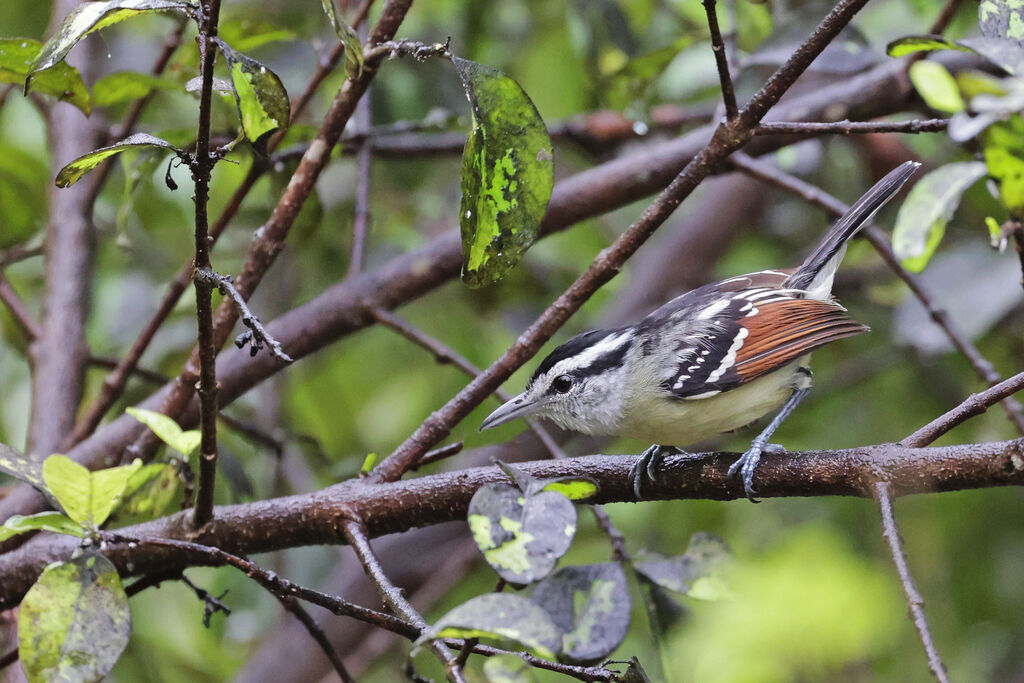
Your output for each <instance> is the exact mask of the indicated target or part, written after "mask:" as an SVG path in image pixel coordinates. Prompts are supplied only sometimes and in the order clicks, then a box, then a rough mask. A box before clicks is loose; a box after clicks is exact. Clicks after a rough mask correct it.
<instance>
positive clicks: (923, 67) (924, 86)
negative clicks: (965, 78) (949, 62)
mask: <svg viewBox="0 0 1024 683" xmlns="http://www.w3.org/2000/svg"><path fill="white" fill-rule="evenodd" d="M909 75H910V82H911V83H913V84H914V88H916V89H917V93H918V94H919V95H920V96H921V99H923V100H924V101H925V104H927V105H928V106H929V107H931V108H932V109H934V110H936V111H941V112H945V113H947V114H954V113H956V112H958V111H963V110H964V107H965V105H964V98H963V97H961V95H960V89H959V88H957V85H956V80H955V79H954V78H953V76H952V75H951V74H950V73H949V71H947V70H946V67H944V66H942V65H941V64H939V63H938V62H927V61H920V62H914V63H913V64H912V65H911V66H910V73H909Z"/></svg>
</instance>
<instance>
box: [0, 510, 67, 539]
mask: <svg viewBox="0 0 1024 683" xmlns="http://www.w3.org/2000/svg"><path fill="white" fill-rule="evenodd" d="M28 531H53V532H55V533H58V534H67V535H69V536H78V537H79V538H82V537H84V536H85V535H86V534H85V530H84V529H82V526H81V525H80V524H76V523H75V522H74V521H72V520H71V519H70V518H69V517H68V516H67V515H65V514H64V513H62V512H52V511H51V512H40V513H38V514H35V515H28V516H25V515H11V516H10V517H9V518H8V519H7V521H6V522H4V524H3V526H0V541H6V540H7V539H8V538H11V537H12V536H17V535H18V534H23V533H25V532H28Z"/></svg>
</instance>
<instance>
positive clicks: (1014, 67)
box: [959, 38, 1024, 75]
mask: <svg viewBox="0 0 1024 683" xmlns="http://www.w3.org/2000/svg"><path fill="white" fill-rule="evenodd" d="M959 43H960V44H961V45H964V46H967V47H969V48H971V49H972V50H974V51H975V52H977V53H978V54H979V55H981V56H982V57H984V58H985V59H987V60H988V61H990V62H992V63H993V64H996V65H997V66H1000V67H1002V68H1003V69H1005V70H1006V71H1008V72H1009V73H1011V74H1017V75H1021V74H1024V50H1021V47H1020V45H1019V44H1018V43H1017V42H1016V41H1013V40H1004V39H1000V38H964V39H963V40H961V41H959Z"/></svg>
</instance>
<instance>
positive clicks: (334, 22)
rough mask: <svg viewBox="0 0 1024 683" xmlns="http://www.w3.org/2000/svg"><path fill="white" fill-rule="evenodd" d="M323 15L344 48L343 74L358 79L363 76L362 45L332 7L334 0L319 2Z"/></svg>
mask: <svg viewBox="0 0 1024 683" xmlns="http://www.w3.org/2000/svg"><path fill="white" fill-rule="evenodd" d="M321 3H322V4H323V7H324V13H326V14H327V18H328V19H330V21H331V26H332V27H333V28H334V32H335V33H336V34H338V39H339V40H340V41H341V42H342V44H343V45H344V46H345V72H346V73H347V74H348V77H349V78H359V77H360V76H362V75H363V43H362V41H361V40H359V36H358V35H357V34H356V31H355V29H354V28H352V27H351V26H349V25H348V24H346V23H345V22H344V21H342V20H341V16H339V15H338V9H337V8H336V7H335V6H334V0H321Z"/></svg>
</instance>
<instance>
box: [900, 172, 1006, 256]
mask: <svg viewBox="0 0 1024 683" xmlns="http://www.w3.org/2000/svg"><path fill="white" fill-rule="evenodd" d="M985 173H986V169H985V164H983V163H981V162H980V161H972V162H959V163H953V164H946V165H945V166H941V167H939V168H937V169H935V170H934V171H931V172H930V173H928V174H926V175H925V176H923V177H922V178H921V180H919V181H918V182H917V184H916V185H914V187H913V188H911V190H910V193H909V194H908V195H907V198H906V200H905V201H904V202H903V205H902V206H900V210H899V214H897V216H896V225H895V226H894V227H893V232H892V247H893V251H895V252H896V255H897V256H898V257H899V258H900V259H901V260H902V261H903V265H904V266H905V267H906V268H907V269H909V270H911V271H913V272H920V271H921V270H923V269H924V267H925V266H926V265H927V264H928V260H929V259H930V258H931V256H932V254H933V253H934V252H935V249H936V248H937V247H938V245H939V242H941V241H942V236H943V234H944V233H945V231H946V223H948V222H949V219H950V218H952V217H953V212H954V211H955V210H956V207H958V206H959V205H960V198H961V196H962V195H963V193H964V191H965V190H966V189H967V188H968V187H970V186H971V185H973V184H974V183H975V182H977V181H978V180H979V179H980V178H982V177H984V175H985Z"/></svg>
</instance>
